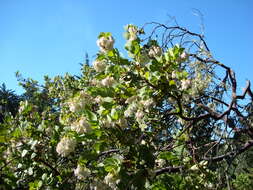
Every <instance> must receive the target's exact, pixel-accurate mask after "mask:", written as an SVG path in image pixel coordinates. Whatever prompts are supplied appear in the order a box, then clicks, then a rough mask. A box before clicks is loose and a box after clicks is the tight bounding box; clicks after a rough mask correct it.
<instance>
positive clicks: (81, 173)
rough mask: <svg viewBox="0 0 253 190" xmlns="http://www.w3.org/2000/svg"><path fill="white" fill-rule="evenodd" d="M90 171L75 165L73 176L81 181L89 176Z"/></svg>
mask: <svg viewBox="0 0 253 190" xmlns="http://www.w3.org/2000/svg"><path fill="white" fill-rule="evenodd" d="M90 173H91V172H90V170H89V169H88V168H86V167H84V166H81V165H79V164H78V165H77V168H76V169H75V170H74V174H75V176H76V177H77V178H78V179H80V180H83V179H85V178H86V177H88V176H89V175H90Z"/></svg>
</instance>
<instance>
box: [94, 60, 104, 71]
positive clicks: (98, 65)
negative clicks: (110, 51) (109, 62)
mask: <svg viewBox="0 0 253 190" xmlns="http://www.w3.org/2000/svg"><path fill="white" fill-rule="evenodd" d="M93 67H94V69H95V70H96V71H97V72H103V71H104V70H105V68H106V63H105V62H104V61H98V60H95V61H94V62H93Z"/></svg>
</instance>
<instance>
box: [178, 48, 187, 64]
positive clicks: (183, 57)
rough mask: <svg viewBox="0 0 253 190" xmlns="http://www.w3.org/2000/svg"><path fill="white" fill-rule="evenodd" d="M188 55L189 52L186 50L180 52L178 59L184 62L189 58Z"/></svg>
mask: <svg viewBox="0 0 253 190" xmlns="http://www.w3.org/2000/svg"><path fill="white" fill-rule="evenodd" d="M188 57H189V54H188V53H186V52H185V51H184V52H183V53H181V54H180V56H179V58H178V60H177V61H178V62H184V61H186V60H187V59H188Z"/></svg>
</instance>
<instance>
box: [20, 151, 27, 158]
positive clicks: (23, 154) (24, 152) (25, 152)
mask: <svg viewBox="0 0 253 190" xmlns="http://www.w3.org/2000/svg"><path fill="white" fill-rule="evenodd" d="M27 153H28V150H26V149H25V150H23V151H22V153H21V157H25V155H26V154H27Z"/></svg>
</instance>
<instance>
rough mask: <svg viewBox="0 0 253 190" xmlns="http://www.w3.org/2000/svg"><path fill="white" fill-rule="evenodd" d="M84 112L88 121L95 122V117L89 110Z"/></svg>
mask: <svg viewBox="0 0 253 190" xmlns="http://www.w3.org/2000/svg"><path fill="white" fill-rule="evenodd" d="M85 112H86V115H87V117H88V119H89V120H90V121H97V116H96V114H95V113H93V112H91V111H90V110H85Z"/></svg>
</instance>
